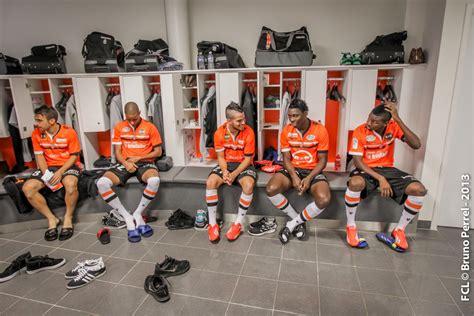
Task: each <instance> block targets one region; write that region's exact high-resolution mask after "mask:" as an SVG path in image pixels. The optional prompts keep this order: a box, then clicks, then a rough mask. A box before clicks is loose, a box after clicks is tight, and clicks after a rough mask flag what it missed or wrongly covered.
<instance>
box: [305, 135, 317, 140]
mask: <svg viewBox="0 0 474 316" xmlns="http://www.w3.org/2000/svg"><path fill="white" fill-rule="evenodd" d="M315 138H316V136H315V135H312V134H311V135H308V136H306V139H307V140H314V139H315Z"/></svg>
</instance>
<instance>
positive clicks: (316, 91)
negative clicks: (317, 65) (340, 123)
mask: <svg viewBox="0 0 474 316" xmlns="http://www.w3.org/2000/svg"><path fill="white" fill-rule="evenodd" d="M327 77H328V75H327V71H326V70H307V71H305V80H304V83H303V84H304V88H303V87H302V88H303V89H304V91H305V98H304V99H303V100H305V101H306V104H308V108H309V114H308V117H309V118H310V119H312V120H314V121H321V122H322V123H323V124H324V123H325V118H326V85H327Z"/></svg>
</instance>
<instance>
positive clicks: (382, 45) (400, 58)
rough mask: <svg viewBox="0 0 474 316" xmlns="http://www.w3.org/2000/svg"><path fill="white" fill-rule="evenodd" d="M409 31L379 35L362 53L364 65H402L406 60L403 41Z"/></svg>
mask: <svg viewBox="0 0 474 316" xmlns="http://www.w3.org/2000/svg"><path fill="white" fill-rule="evenodd" d="M406 39H407V31H402V32H395V33H391V34H388V35H379V36H377V37H376V38H375V40H373V41H372V42H371V43H370V44H369V45H367V46H366V47H365V49H364V50H363V51H362V52H361V57H362V63H363V64H390V63H400V64H402V63H403V62H404V59H405V48H404V47H403V44H402V43H403V41H404V40H406Z"/></svg>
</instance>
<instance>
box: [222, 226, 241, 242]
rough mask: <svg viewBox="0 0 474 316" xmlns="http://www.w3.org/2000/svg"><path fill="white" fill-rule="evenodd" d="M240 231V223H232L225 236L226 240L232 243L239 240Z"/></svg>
mask: <svg viewBox="0 0 474 316" xmlns="http://www.w3.org/2000/svg"><path fill="white" fill-rule="evenodd" d="M241 231H242V225H241V224H240V223H232V224H231V225H230V227H229V230H228V231H227V233H226V234H225V236H226V237H227V240H229V241H234V240H236V239H237V238H239V236H240V233H241Z"/></svg>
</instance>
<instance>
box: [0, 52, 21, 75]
mask: <svg viewBox="0 0 474 316" xmlns="http://www.w3.org/2000/svg"><path fill="white" fill-rule="evenodd" d="M22 73H23V72H22V71H21V64H20V61H19V60H18V59H16V58H13V57H10V56H7V55H3V54H2V53H0V75H10V74H22Z"/></svg>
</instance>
